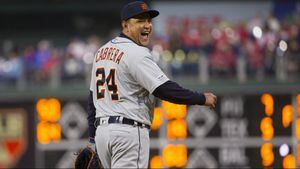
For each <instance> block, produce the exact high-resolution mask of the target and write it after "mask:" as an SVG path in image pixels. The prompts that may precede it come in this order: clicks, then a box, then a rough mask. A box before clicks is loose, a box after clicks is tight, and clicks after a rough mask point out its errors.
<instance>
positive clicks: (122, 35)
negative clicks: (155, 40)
mask: <svg viewBox="0 0 300 169" xmlns="http://www.w3.org/2000/svg"><path fill="white" fill-rule="evenodd" d="M119 37H122V38H127V39H129V40H131V41H132V42H133V43H135V44H137V43H136V42H135V41H134V40H132V39H131V38H130V37H128V36H127V35H125V34H124V33H123V32H121V33H120V36H119ZM137 45H139V44H137ZM139 46H142V45H139ZM142 47H145V46H142Z"/></svg>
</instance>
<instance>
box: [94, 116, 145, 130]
mask: <svg viewBox="0 0 300 169" xmlns="http://www.w3.org/2000/svg"><path fill="white" fill-rule="evenodd" d="M106 123H108V124H110V123H119V124H128V125H132V126H139V127H145V128H147V129H149V130H150V125H148V124H144V123H140V122H137V121H135V120H132V119H128V118H126V117H121V116H109V117H97V118H96V120H95V127H96V128H97V127H98V126H99V125H102V124H106Z"/></svg>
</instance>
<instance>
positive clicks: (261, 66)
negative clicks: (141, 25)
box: [154, 14, 300, 79]
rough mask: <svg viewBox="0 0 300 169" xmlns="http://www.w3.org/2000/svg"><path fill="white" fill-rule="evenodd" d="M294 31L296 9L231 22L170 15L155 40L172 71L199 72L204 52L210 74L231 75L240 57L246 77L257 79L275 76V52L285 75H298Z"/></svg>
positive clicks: (298, 20) (298, 37)
mask: <svg viewBox="0 0 300 169" xmlns="http://www.w3.org/2000/svg"><path fill="white" fill-rule="evenodd" d="M299 30H300V17H299V14H293V15H291V16H288V17H286V18H284V19H283V20H278V19H277V18H275V17H274V16H273V15H272V14H270V15H269V16H268V17H263V16H261V15H260V14H257V16H256V17H254V18H251V19H249V20H243V21H238V22H236V23H232V22H228V21H226V20H224V19H222V18H221V17H220V16H214V17H202V16H200V17H195V18H189V17H183V18H182V17H170V18H169V19H168V20H167V22H166V25H165V32H164V34H161V35H160V36H157V37H156V38H155V42H154V44H156V45H157V46H156V49H157V51H158V52H160V53H162V56H163V58H165V60H166V61H169V62H170V64H171V72H172V74H173V75H175V76H176V75H180V74H193V75H196V74H198V73H199V72H198V71H199V70H201V69H199V68H198V67H199V65H200V64H198V63H199V62H198V61H199V58H201V57H203V58H205V59H206V60H207V64H208V65H209V66H208V72H209V73H210V75H211V76H212V77H225V78H228V77H235V76H236V73H237V68H238V61H239V60H244V61H245V66H244V67H245V69H246V72H247V75H248V77H252V78H258V79H259V78H264V77H272V76H275V73H276V67H278V66H277V65H276V64H277V63H276V62H277V61H276V60H282V59H278V58H280V57H282V58H283V61H284V63H283V65H285V66H286V68H287V70H285V71H286V72H287V73H288V74H300V55H299V54H300V48H299V47H300V46H299V45H300V33H299ZM163 51H167V52H163ZM164 54H165V56H164ZM191 69H192V70H193V71H190V70H191Z"/></svg>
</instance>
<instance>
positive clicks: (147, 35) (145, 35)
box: [141, 32, 150, 39]
mask: <svg viewBox="0 0 300 169" xmlns="http://www.w3.org/2000/svg"><path fill="white" fill-rule="evenodd" d="M149 34H150V32H142V33H141V36H142V38H143V39H147V38H148V37H149Z"/></svg>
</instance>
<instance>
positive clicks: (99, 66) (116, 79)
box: [90, 37, 169, 125]
mask: <svg viewBox="0 0 300 169" xmlns="http://www.w3.org/2000/svg"><path fill="white" fill-rule="evenodd" d="M168 80H169V79H168V77H167V76H166V75H165V74H164V73H163V72H162V71H161V69H160V68H159V67H158V66H157V64H156V63H155V62H154V60H153V58H152V55H151V53H150V51H149V49H148V48H146V47H142V46H139V45H137V44H136V43H134V42H133V41H131V40H130V39H127V38H123V37H116V38H115V39H113V40H111V41H110V42H108V43H106V44H105V45H104V46H102V47H101V48H100V49H99V50H98V51H97V53H96V55H95V59H94V62H93V70H92V76H91V85H90V90H91V91H93V101H94V105H95V108H96V117H104V116H123V117H126V118H130V119H133V120H136V121H138V122H141V123H144V124H148V125H151V121H152V108H153V101H154V97H153V96H152V95H150V93H152V92H153V91H154V90H155V89H156V88H157V87H158V86H159V85H161V84H163V83H165V82H166V81H168Z"/></svg>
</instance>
